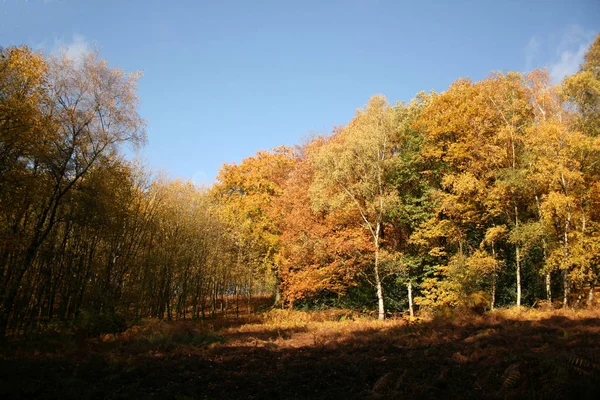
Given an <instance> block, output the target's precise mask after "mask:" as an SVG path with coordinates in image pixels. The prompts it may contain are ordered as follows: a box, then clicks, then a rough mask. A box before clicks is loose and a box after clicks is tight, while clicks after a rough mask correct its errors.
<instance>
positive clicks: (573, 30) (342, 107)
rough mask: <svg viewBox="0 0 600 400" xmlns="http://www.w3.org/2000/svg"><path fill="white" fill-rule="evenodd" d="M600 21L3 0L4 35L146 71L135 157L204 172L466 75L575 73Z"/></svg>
mask: <svg viewBox="0 0 600 400" xmlns="http://www.w3.org/2000/svg"><path fill="white" fill-rule="evenodd" d="M599 31H600V0H571V1H554V0H545V1H543V0H538V1H533V0H531V1H516V0H510V1H499V0H495V1H476V0H471V1H461V0H455V1H449V0H444V1H436V2H434V1H384V0H347V1H327V0H322V1H308V0H304V1H302V0H296V1H285V0H279V1H260V0H253V1H226V0H224V1H217V0H213V1H201V0H198V1H183V0H171V1H167V0H112V1H111V0H29V1H26V0H0V45H3V46H7V45H19V44H28V45H29V46H31V47H33V48H34V49H38V50H40V51H44V52H52V51H56V50H57V48H58V47H60V46H67V47H69V49H70V50H71V51H73V52H78V51H81V50H85V49H87V48H89V47H90V46H93V45H96V46H97V47H98V48H99V49H100V52H101V55H102V56H103V57H104V58H106V59H107V60H108V61H109V63H110V64H111V65H114V66H119V67H121V68H123V69H125V70H127V71H135V70H143V72H144V77H143V78H142V79H141V81H140V88H139V97H140V99H141V107H140V113H141V115H142V116H143V117H144V118H145V119H146V120H147V122H148V137H149V143H148V145H147V146H146V148H145V149H144V150H143V151H142V154H141V157H142V158H143V159H144V160H145V161H146V163H147V164H148V165H150V167H152V168H153V169H162V170H164V171H168V173H169V174H170V176H172V177H181V178H184V179H188V178H191V179H193V180H195V181H196V182H207V183H210V182H211V181H212V180H213V179H214V177H215V176H216V174H217V170H218V168H219V167H220V166H221V164H222V163H223V162H239V161H241V160H242V159H243V158H245V157H247V156H250V155H252V154H254V153H255V152H256V151H257V150H261V149H270V148H272V147H275V146H278V145H280V144H288V145H292V144H295V143H298V142H299V141H300V139H301V138H302V137H305V136H307V135H309V134H310V133H311V132H317V133H326V132H329V131H330V130H331V128H332V126H333V125H334V124H344V123H346V122H348V120H349V119H350V118H351V117H352V115H353V114H354V112H355V110H356V109H357V108H358V107H361V106H362V105H364V104H365V103H366V102H367V100H368V98H369V97H370V96H371V95H373V94H376V93H383V94H384V95H386V96H387V97H388V99H389V100H390V102H395V101H397V100H410V99H411V98H412V97H413V96H414V95H415V93H417V92H419V91H420V90H427V91H428V90H430V89H435V90H437V91H442V90H445V89H446V88H447V87H448V85H449V84H450V83H451V82H452V81H454V80H455V79H457V78H459V77H467V76H468V77H471V78H472V79H474V80H478V79H482V78H484V77H486V76H487V75H488V74H489V72H490V71H493V70H504V71H506V70H518V71H525V70H527V69H530V68H532V67H542V66H548V67H549V68H550V69H551V71H552V73H553V75H554V76H555V77H556V79H557V80H560V78H561V77H562V76H563V75H564V74H565V73H569V72H572V71H573V69H574V68H576V66H577V64H578V63H579V62H580V58H581V55H582V54H583V49H584V48H585V47H586V46H587V45H589V43H590V42H591V40H592V39H593V37H594V36H595V35H596V34H597V33H598V32H599Z"/></svg>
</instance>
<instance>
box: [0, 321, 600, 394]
mask: <svg viewBox="0 0 600 400" xmlns="http://www.w3.org/2000/svg"><path fill="white" fill-rule="evenodd" d="M347 326H348V325H347ZM217 334H219V335H222V337H223V341H224V343H219V342H215V343H211V344H207V345H203V346H198V345H191V344H181V343H171V342H167V343H160V344H155V343H149V342H140V341H119V340H116V341H113V342H108V343H102V342H96V341H87V342H85V343H79V344H69V345H66V344H64V343H56V346H55V348H54V351H46V352H43V353H42V352H39V351H37V350H32V349H31V347H27V349H26V350H23V349H20V348H19V345H18V344H15V343H13V344H12V348H7V349H5V350H4V351H1V352H0V398H4V399H16V398H40V399H43V398H48V399H50V398H53V399H57V398H60V399H70V398H73V399H125V398H160V399H162V398H164V399H204V398H206V399H265V398H279V399H325V398H328V399H337V398H347V399H354V398H355V399H364V398H371V399H387V398H390V399H393V398H409V399H410V398H415V399H427V398H444V399H447V398H461V399H481V398H514V399H521V398H530V399H554V398H557V399H558V398H560V399H563V398H580V399H597V398H600V351H599V346H600V319H598V318H583V319H573V320H572V319H569V318H566V317H561V316H554V317H550V318H546V319H541V320H535V321H522V320H511V319H498V318H495V319H493V318H479V319H478V320H477V322H468V321H465V320H464V319H463V321H461V322H451V321H447V320H446V321H441V320H438V321H431V322H423V323H417V324H406V325H398V324H396V325H390V326H389V327H386V326H385V325H383V327H382V328H367V329H357V330H349V331H346V332H345V333H344V334H343V335H340V334H337V333H335V332H331V334H327V333H325V334H322V335H321V336H320V337H319V338H317V334H316V333H311V332H310V330H309V329H308V328H297V329H288V330H281V329H274V328H272V327H265V328H264V330H263V331H260V330H259V331H252V332H243V331H242V332H240V331H237V330H235V329H229V330H227V331H226V332H225V333H221V332H217ZM300 335H304V336H305V337H306V335H313V336H314V338H315V339H314V341H313V342H312V343H308V344H306V343H304V344H302V342H301V341H295V337H296V336H298V337H300Z"/></svg>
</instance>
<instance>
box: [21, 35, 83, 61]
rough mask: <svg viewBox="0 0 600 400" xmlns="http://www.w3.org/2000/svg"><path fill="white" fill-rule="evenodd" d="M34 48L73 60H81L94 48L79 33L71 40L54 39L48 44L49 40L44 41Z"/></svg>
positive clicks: (36, 44)
mask: <svg viewBox="0 0 600 400" xmlns="http://www.w3.org/2000/svg"><path fill="white" fill-rule="evenodd" d="M32 47H33V48H34V49H36V50H41V51H43V52H45V53H49V54H58V53H64V54H65V55H66V56H67V57H68V58H70V59H72V60H79V59H81V57H82V56H84V55H85V54H87V53H89V52H90V51H91V50H92V46H91V45H90V42H89V41H88V40H87V38H86V37H85V36H84V35H81V34H78V33H74V34H73V36H72V37H71V40H65V39H62V38H60V39H59V38H54V40H53V41H51V42H50V43H48V40H44V41H42V42H39V43H35V44H34V45H33V46H32Z"/></svg>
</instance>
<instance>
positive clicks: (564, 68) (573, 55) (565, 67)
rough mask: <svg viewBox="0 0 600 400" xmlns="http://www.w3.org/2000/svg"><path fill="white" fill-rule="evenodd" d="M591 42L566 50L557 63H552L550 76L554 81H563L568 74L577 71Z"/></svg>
mask: <svg viewBox="0 0 600 400" xmlns="http://www.w3.org/2000/svg"><path fill="white" fill-rule="evenodd" d="M590 44H591V43H587V44H580V45H579V48H577V49H576V50H575V49H574V50H565V51H563V52H561V53H560V55H559V59H558V60H557V61H556V62H555V63H553V64H550V76H551V77H552V81H553V82H554V83H559V82H562V80H563V79H564V78H565V77H566V76H569V75H573V74H574V73H575V72H577V70H578V69H579V65H580V64H581V63H582V61H583V56H584V55H585V52H586V51H587V49H588V47H589V45H590Z"/></svg>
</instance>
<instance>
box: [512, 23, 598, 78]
mask: <svg viewBox="0 0 600 400" xmlns="http://www.w3.org/2000/svg"><path fill="white" fill-rule="evenodd" d="M594 36H595V32H593V31H588V30H585V29H583V28H582V27H581V26H579V25H572V26H570V27H569V28H567V29H566V30H565V31H564V33H563V34H562V35H561V36H560V37H559V38H547V40H545V41H544V40H541V39H540V38H538V37H535V36H533V37H531V38H530V39H529V41H528V42H527V44H526V45H525V47H524V48H523V52H524V54H525V68H526V69H527V70H531V69H533V68H540V67H542V66H546V67H547V68H548V70H549V72H550V76H551V77H552V82H553V83H560V82H561V81H562V80H563V79H564V78H565V77H566V76H569V75H572V74H574V73H575V72H577V70H578V69H579V66H580V65H581V63H582V62H583V57H584V55H585V52H586V51H587V49H588V48H589V46H590V45H591V44H592V41H593V40H594ZM544 50H545V51H544Z"/></svg>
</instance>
